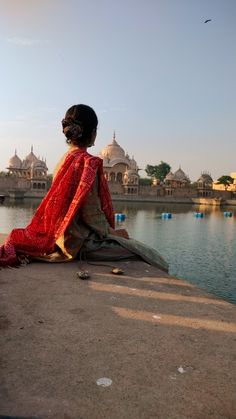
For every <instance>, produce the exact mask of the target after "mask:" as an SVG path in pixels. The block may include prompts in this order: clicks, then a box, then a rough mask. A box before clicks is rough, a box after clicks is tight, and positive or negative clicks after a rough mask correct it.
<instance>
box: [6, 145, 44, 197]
mask: <svg viewBox="0 0 236 419" xmlns="http://www.w3.org/2000/svg"><path fill="white" fill-rule="evenodd" d="M7 170H8V175H9V177H13V178H16V179H19V178H20V179H25V180H27V181H28V182H27V183H25V184H27V185H29V189H30V190H34V191H41V192H43V194H44V193H45V192H46V190H47V171H48V168H47V165H46V159H45V160H43V159H40V158H37V157H36V156H35V154H34V152H33V147H31V151H30V153H29V154H28V155H27V156H26V157H25V158H24V159H23V160H21V159H20V158H19V157H18V156H17V153H16V150H15V154H14V156H13V157H11V158H10V160H9V162H8V167H7ZM16 184H19V182H16ZM21 184H22V182H21ZM43 194H40V195H43Z"/></svg>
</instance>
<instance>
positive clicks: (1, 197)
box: [0, 195, 5, 204]
mask: <svg viewBox="0 0 236 419" xmlns="http://www.w3.org/2000/svg"><path fill="white" fill-rule="evenodd" d="M4 199H5V195H0V204H3V202H4Z"/></svg>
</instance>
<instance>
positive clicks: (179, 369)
mask: <svg viewBox="0 0 236 419" xmlns="http://www.w3.org/2000/svg"><path fill="white" fill-rule="evenodd" d="M178 371H179V372H180V374H184V373H185V372H186V370H184V369H183V367H181V366H180V367H179V368H178Z"/></svg>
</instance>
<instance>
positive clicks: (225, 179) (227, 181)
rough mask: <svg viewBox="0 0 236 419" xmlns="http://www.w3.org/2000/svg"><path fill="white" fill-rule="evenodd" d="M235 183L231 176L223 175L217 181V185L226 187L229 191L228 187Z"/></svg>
mask: <svg viewBox="0 0 236 419" xmlns="http://www.w3.org/2000/svg"><path fill="white" fill-rule="evenodd" d="M233 182H234V180H233V178H232V177H231V176H227V175H223V176H221V177H219V179H217V185H224V187H225V190H226V191H227V189H228V187H229V186H230V185H232V183H233Z"/></svg>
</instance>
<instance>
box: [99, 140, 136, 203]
mask: <svg viewBox="0 0 236 419" xmlns="http://www.w3.org/2000/svg"><path fill="white" fill-rule="evenodd" d="M99 157H101V158H102V159H103V168H104V174H105V177H106V179H107V181H108V185H109V189H110V192H111V193H112V194H125V195H128V194H133V195H137V194H138V189H139V188H138V185H139V175H138V166H137V163H136V161H135V160H134V157H132V159H131V158H130V157H129V155H128V154H125V151H124V149H123V148H122V147H121V146H120V145H119V144H118V142H117V140H116V134H115V132H114V134H113V138H112V142H111V143H110V144H108V145H107V146H106V147H105V148H104V149H103V150H102V151H101V153H100V154H99Z"/></svg>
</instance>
